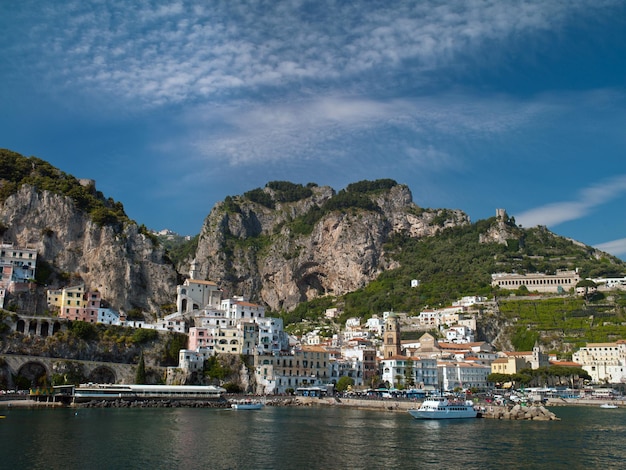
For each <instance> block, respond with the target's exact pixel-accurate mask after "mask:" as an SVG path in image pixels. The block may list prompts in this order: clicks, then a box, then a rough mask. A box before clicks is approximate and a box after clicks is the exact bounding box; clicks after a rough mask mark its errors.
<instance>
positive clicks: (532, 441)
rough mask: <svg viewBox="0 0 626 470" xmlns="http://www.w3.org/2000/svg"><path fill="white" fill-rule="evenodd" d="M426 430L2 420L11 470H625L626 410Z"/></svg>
mask: <svg viewBox="0 0 626 470" xmlns="http://www.w3.org/2000/svg"><path fill="white" fill-rule="evenodd" d="M551 410H552V411H553V412H555V413H556V414H557V416H559V417H560V418H561V421H546V422H544V421H503V420H491V419H469V420H442V421H419V420H415V419H413V418H412V417H411V416H410V415H409V414H408V413H404V412H389V411H384V412H383V411H369V410H356V409H349V408H338V407H270V406H267V407H265V408H264V409H262V410H257V411H235V410H229V409H202V408H193V409H191V408H161V409H154V408H148V409H112V408H108V409H96V408H84V409H81V408H79V409H74V408H61V409H58V408H57V409H18V408H13V409H6V408H5V409H0V414H2V415H4V416H6V418H4V419H0V468H2V469H4V468H6V469H64V470H69V469H92V470H97V469H150V470H157V469H371V468H386V469H396V468H398V469H413V468H437V469H448V468H450V469H496V468H497V469H502V468H510V469H534V468H546V469H560V468H563V469H565V468H567V469H579V468H580V469H589V468H594V469H595V468H598V469H599V468H602V469H609V468H626V450H625V448H624V444H625V443H626V409H621V408H620V409H617V410H603V409H600V408H599V407H597V408H596V407H593V408H592V407H559V408H552V409H551Z"/></svg>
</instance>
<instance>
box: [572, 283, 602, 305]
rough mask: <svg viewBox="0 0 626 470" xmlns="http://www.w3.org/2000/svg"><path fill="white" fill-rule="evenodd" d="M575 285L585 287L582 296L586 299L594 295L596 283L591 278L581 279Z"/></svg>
mask: <svg viewBox="0 0 626 470" xmlns="http://www.w3.org/2000/svg"><path fill="white" fill-rule="evenodd" d="M576 287H577V288H578V287H583V288H584V289H585V293H584V294H583V297H584V298H585V300H586V301H589V300H590V299H591V298H592V297H593V296H594V295H595V293H596V288H597V287H598V285H597V284H596V283H595V282H593V281H592V280H591V279H583V280H582V281H580V282H578V284H576Z"/></svg>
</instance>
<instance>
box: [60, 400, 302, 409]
mask: <svg viewBox="0 0 626 470" xmlns="http://www.w3.org/2000/svg"><path fill="white" fill-rule="evenodd" d="M238 401H241V397H239V399H234V400H233V401H230V400H227V399H224V398H222V399H220V400H169V399H161V400H140V399H137V400H121V399H115V400H91V401H87V402H84V403H72V406H73V407H76V408H231V405H232V403H236V402H238ZM264 403H265V405H267V406H299V405H302V403H301V402H300V401H299V400H298V399H297V398H277V399H268V400H266V401H264Z"/></svg>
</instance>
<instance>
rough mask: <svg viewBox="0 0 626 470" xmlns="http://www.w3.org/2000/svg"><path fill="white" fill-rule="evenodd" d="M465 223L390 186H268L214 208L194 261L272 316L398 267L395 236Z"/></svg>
mask: <svg viewBox="0 0 626 470" xmlns="http://www.w3.org/2000/svg"><path fill="white" fill-rule="evenodd" d="M463 224H469V218H468V216H467V215H466V214H464V213H463V212H461V211H459V210H447V209H439V210H430V209H422V208H420V207H418V206H417V205H416V204H414V203H413V201H412V196H411V192H410V190H409V188H408V187H407V186H405V185H400V184H397V183H396V182H395V181H392V180H378V181H373V182H360V183H354V184H352V185H349V186H348V187H347V188H346V189H345V190H342V191H340V192H339V193H337V192H335V190H333V189H332V188H330V187H326V186H325V187H318V186H315V185H308V186H307V187H303V186H300V185H293V184H291V183H286V182H273V183H268V185H267V186H266V187H265V188H263V189H256V190H253V191H250V192H248V193H246V194H244V195H243V196H236V197H229V198H227V199H226V200H225V201H224V202H221V203H218V204H217V205H216V206H215V207H214V208H213V210H212V211H211V213H210V214H209V216H208V217H207V218H206V220H205V222H204V225H203V227H202V230H201V233H200V237H199V239H198V247H197V251H196V254H195V261H196V263H197V267H198V274H199V276H198V277H199V278H201V279H211V280H214V281H218V282H219V283H220V285H221V286H222V288H223V289H224V290H225V291H226V292H227V293H228V294H231V295H244V296H246V297H248V298H250V299H251V300H255V301H258V302H261V303H263V304H266V305H268V306H269V307H270V308H272V309H274V310H280V309H285V310H291V309H293V308H294V307H295V306H296V305H297V304H298V303H300V302H302V301H306V300H311V299H313V298H316V297H318V296H323V295H327V294H331V295H336V296H339V295H343V294H345V293H348V292H351V291H354V290H356V289H358V288H361V287H363V286H365V285H367V283H368V282H370V281H372V280H373V279H375V278H376V277H377V276H378V275H379V274H380V273H381V272H382V271H384V270H386V269H390V268H393V267H396V265H397V264H396V263H395V262H394V261H393V260H392V259H390V258H389V257H388V256H387V253H386V250H385V244H386V243H387V242H388V241H389V239H390V238H391V237H392V236H394V235H396V234H404V235H409V236H410V237H415V238H419V237H428V236H433V235H435V234H437V233H438V232H440V231H441V230H443V229H444V228H449V227H454V226H459V225H463Z"/></svg>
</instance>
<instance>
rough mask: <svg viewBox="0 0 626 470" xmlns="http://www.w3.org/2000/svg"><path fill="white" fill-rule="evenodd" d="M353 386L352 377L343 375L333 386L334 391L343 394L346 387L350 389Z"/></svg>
mask: <svg viewBox="0 0 626 470" xmlns="http://www.w3.org/2000/svg"><path fill="white" fill-rule="evenodd" d="M353 385H354V379H353V378H352V377H348V376H347V375H344V376H343V377H340V378H339V380H337V383H336V384H335V390H337V391H338V392H342V393H343V392H345V391H346V390H348V387H352V386H353Z"/></svg>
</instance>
